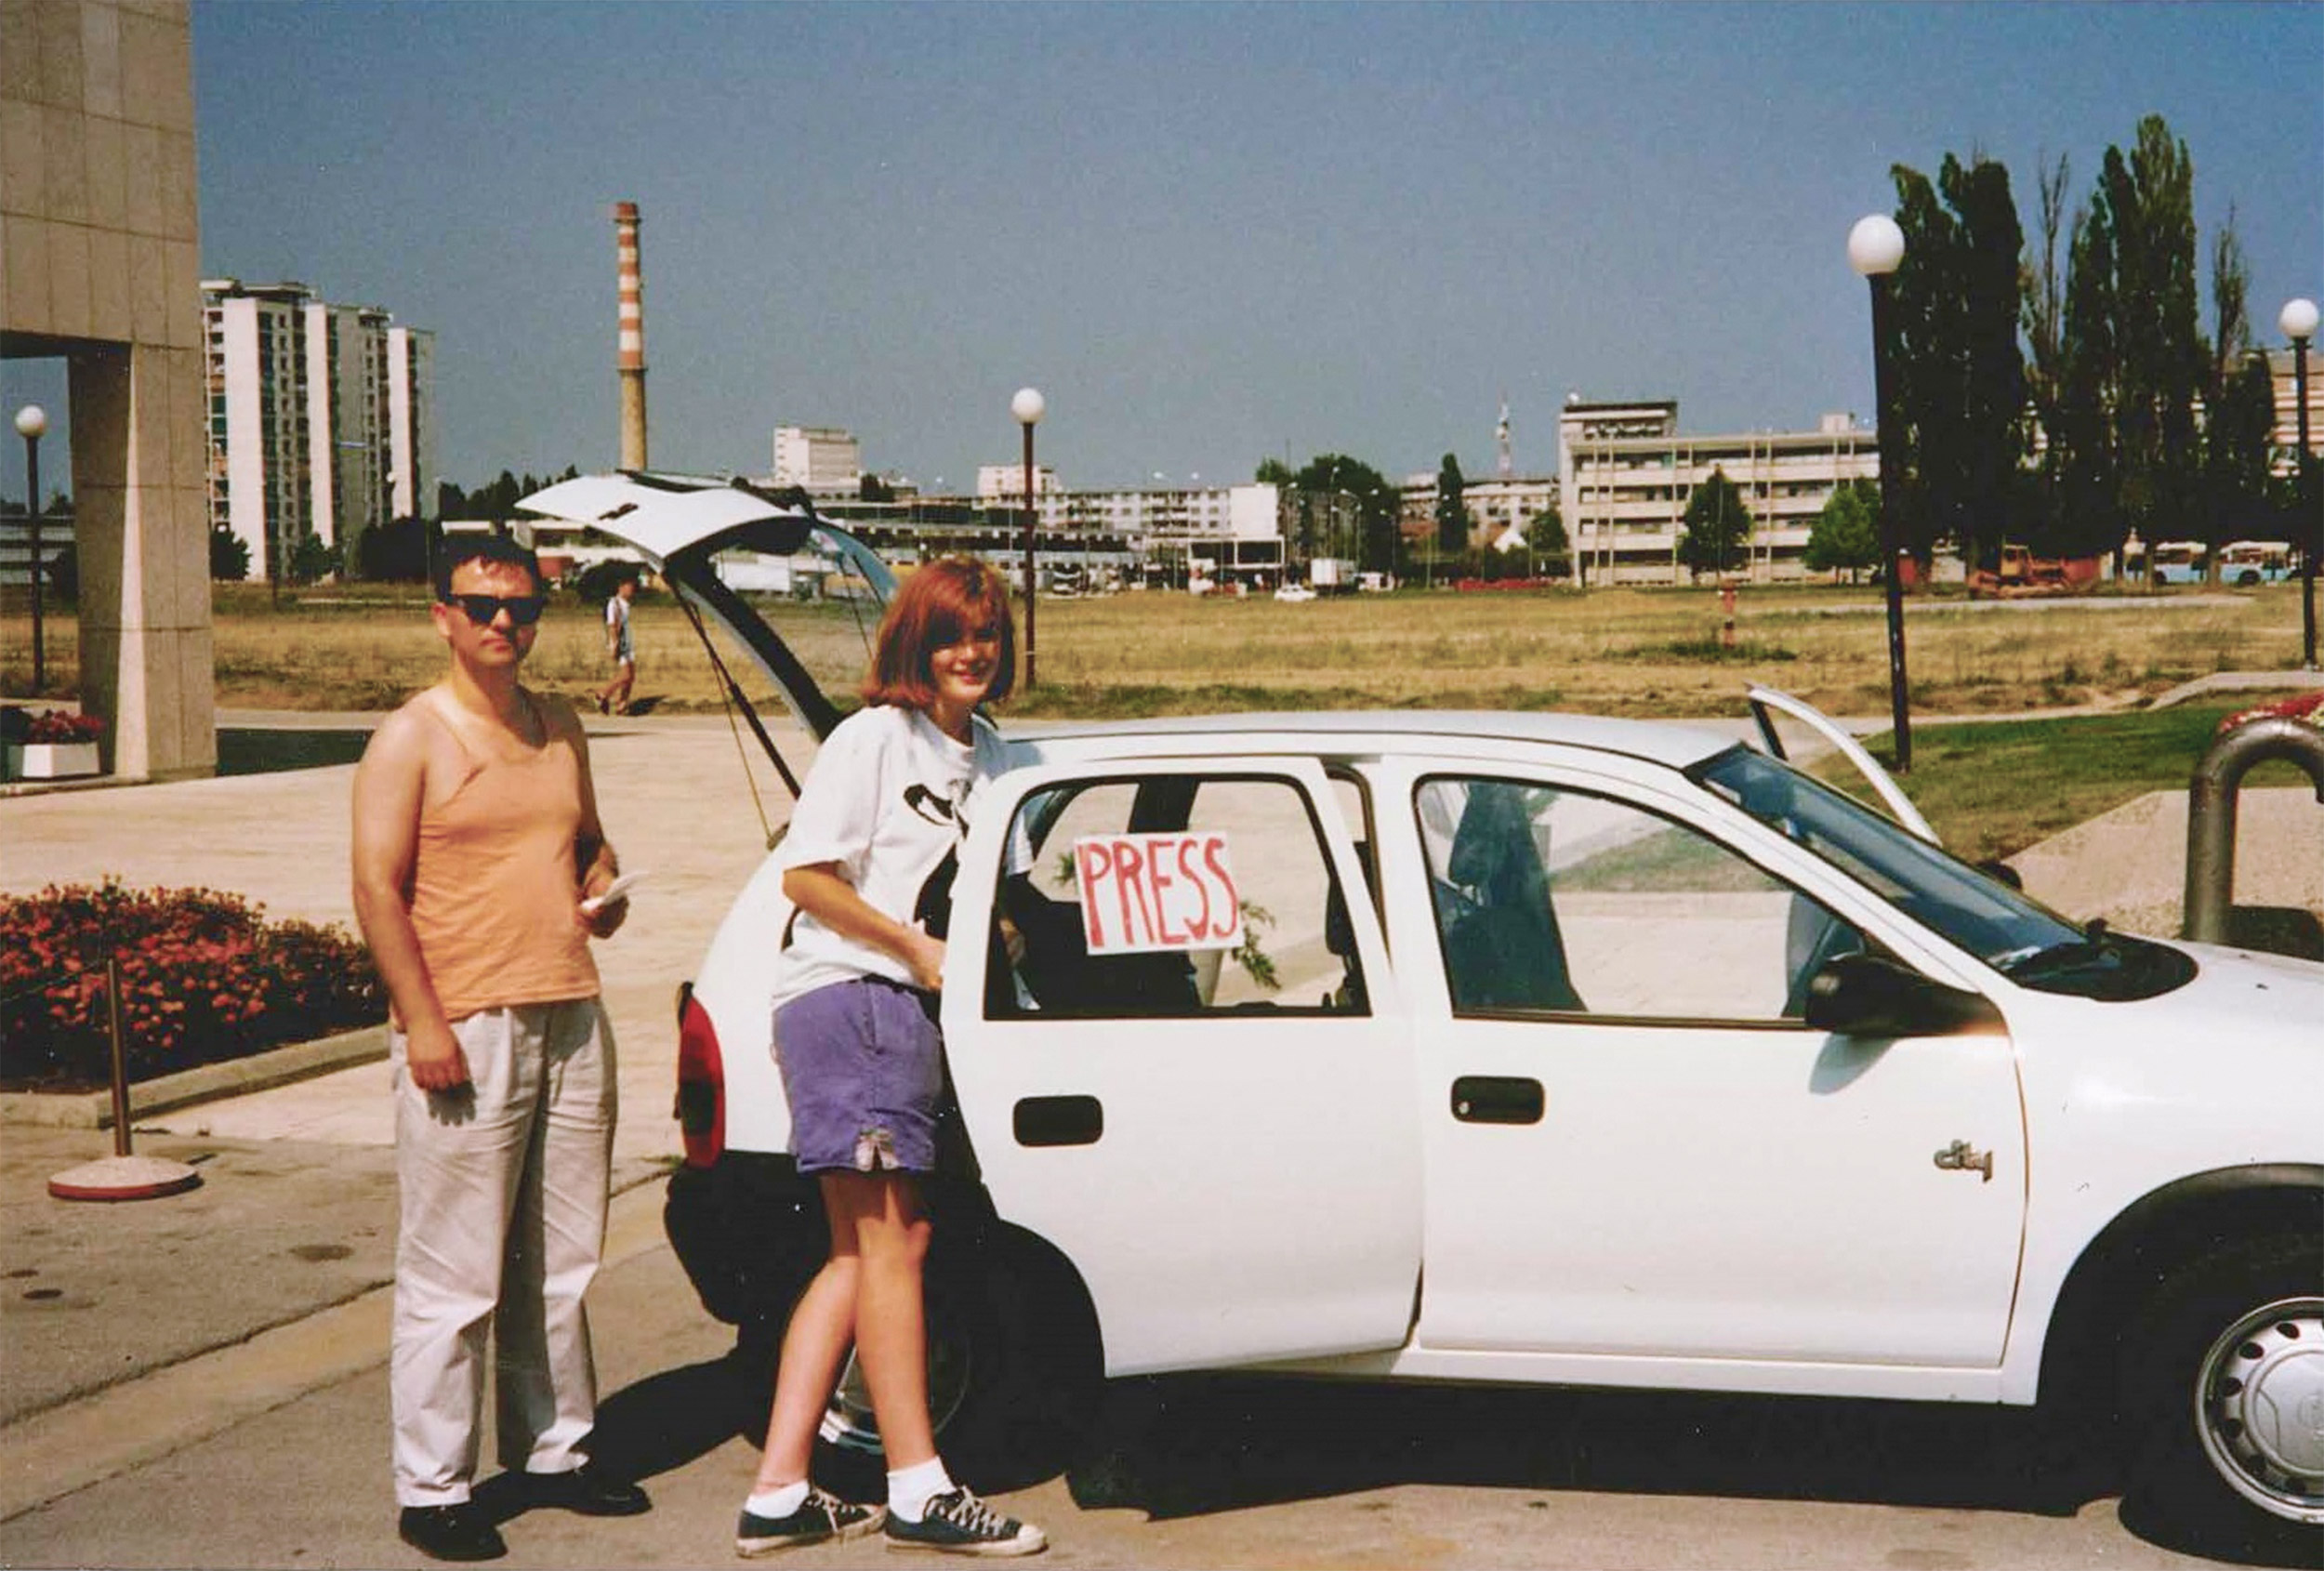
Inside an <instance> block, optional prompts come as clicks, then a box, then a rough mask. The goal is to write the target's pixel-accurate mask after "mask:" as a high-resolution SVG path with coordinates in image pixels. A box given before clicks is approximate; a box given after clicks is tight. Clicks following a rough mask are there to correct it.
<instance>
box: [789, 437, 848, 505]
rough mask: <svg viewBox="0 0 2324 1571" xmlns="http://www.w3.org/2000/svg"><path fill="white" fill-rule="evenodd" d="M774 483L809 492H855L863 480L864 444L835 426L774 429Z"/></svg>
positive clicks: (814, 493) (815, 493)
mask: <svg viewBox="0 0 2324 1571" xmlns="http://www.w3.org/2000/svg"><path fill="white" fill-rule="evenodd" d="M774 483H775V484H777V485H797V486H801V487H803V488H804V489H805V490H806V491H807V493H808V495H811V496H812V495H851V496H852V495H855V493H856V492H857V491H858V490H859V489H860V488H861V487H862V485H863V483H864V450H863V444H862V443H860V442H857V441H856V440H855V434H854V433H853V432H852V431H844V430H840V429H838V428H836V427H832V426H777V427H775V429H774Z"/></svg>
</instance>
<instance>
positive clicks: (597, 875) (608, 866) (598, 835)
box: [547, 699, 629, 938]
mask: <svg viewBox="0 0 2324 1571" xmlns="http://www.w3.org/2000/svg"><path fill="white" fill-rule="evenodd" d="M548 702H549V707H548V711H547V712H548V718H549V723H550V724H551V725H553V726H556V727H558V728H559V729H560V730H561V731H562V732H563V733H565V735H566V736H567V737H568V738H570V739H571V741H572V743H573V756H574V760H575V761H576V762H577V763H578V764H579V765H580V772H581V827H580V830H579V831H578V832H577V833H576V834H575V835H574V844H573V860H574V869H575V872H576V873H577V875H578V877H579V879H580V885H581V898H582V899H584V900H587V899H588V898H589V897H590V896H591V895H594V894H600V893H602V892H603V891H604V889H605V886H606V885H608V884H610V883H612V882H613V881H614V878H615V877H616V876H617V875H618V874H619V873H620V872H621V862H620V859H619V858H617V857H616V856H614V848H613V845H612V843H611V842H609V841H608V840H607V839H606V838H605V825H603V824H602V823H601V821H600V820H599V818H598V816H597V783H596V780H595V778H594V777H593V776H592V775H591V773H590V772H589V737H588V732H587V731H586V730H585V729H584V728H583V726H582V724H581V717H580V716H579V715H577V714H575V713H574V710H573V706H571V705H570V704H567V703H566V702H564V701H563V700H562V699H552V700H549V701H548ZM628 917H629V897H628V896H627V894H625V895H623V896H622V897H621V898H620V899H619V900H616V901H613V902H611V903H609V904H605V905H603V906H601V907H600V908H599V909H598V910H597V912H596V913H595V914H594V915H591V914H590V913H588V912H586V911H580V910H577V909H576V911H575V912H574V918H575V919H576V920H578V921H579V922H580V923H581V924H582V925H583V926H584V927H586V928H588V930H589V931H591V932H593V933H595V934H596V935H597V936H598V937H600V938H611V937H613V936H614V933H615V932H617V931H620V929H621V924H622V923H623V922H624V921H626V920H627V919H628Z"/></svg>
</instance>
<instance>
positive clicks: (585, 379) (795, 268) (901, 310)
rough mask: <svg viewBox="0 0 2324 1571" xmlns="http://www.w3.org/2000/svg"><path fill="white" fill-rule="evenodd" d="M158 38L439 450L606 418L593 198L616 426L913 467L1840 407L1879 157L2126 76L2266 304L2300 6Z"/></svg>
mask: <svg viewBox="0 0 2324 1571" xmlns="http://www.w3.org/2000/svg"><path fill="white" fill-rule="evenodd" d="M194 55H195V86H196V96H197V115H198V133H199V137H200V156H201V198H202V231H203V232H202V256H203V265H204V267H205V271H209V272H211V273H231V274H236V275H239V276H241V277H243V278H244V279H249V280H269V281H271V280H274V279H278V278H286V277H287V278H297V279H299V280H301V281H304V282H306V283H308V284H313V285H315V286H316V287H318V288H320V289H321V290H323V291H324V293H325V294H326V296H327V297H330V298H333V299H344V300H359V301H364V302H370V303H376V304H379V305H383V306H386V307H388V308H389V309H390V310H392V311H393V312H394V313H395V314H396V317H397V319H398V320H399V321H401V322H404V323H410V324H412V325H415V326H422V327H429V328H432V329H434V330H435V332H436V333H437V335H438V340H437V342H438V363H437V376H438V396H439V407H440V428H441V438H440V442H441V460H442V468H443V470H444V472H445V473H446V474H447V475H448V476H449V477H451V478H453V479H455V480H456V481H459V482H462V483H464V484H476V483H480V482H482V481H484V480H486V479H488V478H489V477H490V475H491V474H492V473H493V472H495V471H497V470H498V469H501V468H503V467H507V468H510V469H517V470H520V471H522V470H524V469H534V470H537V471H547V470H549V469H558V468H561V467H562V466H563V465H565V464H567V463H574V464H578V465H580V466H581V467H582V468H584V469H590V468H602V467H606V466H609V465H610V464H612V463H613V462H614V458H615V456H616V451H617V449H616V426H615V409H616V397H617V395H616V390H615V381H614V370H613V360H614V346H613V337H614V325H613V324H614V259H613V237H612V231H611V224H610V219H609V216H608V214H609V207H610V205H611V204H612V203H613V202H614V201H615V200H619V199H631V200H635V201H637V202H638V203H639V204H640V205H641V206H642V208H643V212H644V218H645V295H646V320H647V353H648V362H649V365H650V368H651V369H650V376H649V386H650V391H651V398H652V409H653V416H654V460H655V461H656V463H657V464H659V465H662V466H665V467H671V468H691V469H734V470H743V471H751V472H759V471H763V470H764V469H767V468H768V467H769V466H770V464H771V461H772V459H771V451H770V438H771V431H772V428H773V427H774V426H775V425H777V424H808V425H838V426H844V427H847V428H849V429H852V430H853V431H855V432H856V433H857V434H858V435H859V437H860V438H861V439H862V442H863V446H864V455H865V461H866V463H867V464H868V465H869V466H870V467H872V468H874V469H880V470H892V471H900V472H902V473H904V474H905V475H908V476H910V477H911V478H912V479H914V480H916V481H918V482H921V483H922V484H923V485H934V484H935V483H936V482H937V481H938V477H942V479H943V482H944V484H945V486H946V488H948V489H950V488H961V489H965V488H966V487H967V486H968V485H970V484H971V483H972V482H973V478H974V470H975V466H976V465H977V464H978V463H980V462H1002V461H1010V460H1013V459H1014V458H1015V456H1016V455H1017V450H1018V446H1017V432H1016V428H1015V426H1014V425H1013V423H1012V422H1011V421H1010V416H1009V413H1008V405H1009V398H1010V393H1011V392H1012V391H1013V390H1014V389H1016V388H1018V387H1019V386H1021V385H1023V384H1026V383H1033V384H1036V385H1037V386H1039V387H1040V388H1041V389H1043V391H1044V392H1045V393H1046V394H1047V395H1048V398H1049V404H1050V414H1049V418H1048V419H1047V421H1046V422H1045V423H1044V424H1043V425H1042V427H1041V429H1040V432H1039V442H1040V455H1041V457H1042V459H1043V461H1044V462H1048V463H1053V464H1054V465H1055V466H1056V467H1057V469H1058V470H1059V472H1060V475H1061V478H1062V479H1063V481H1064V482H1066V483H1068V484H1076V485H1103V484H1129V483H1135V482H1142V481H1145V480H1148V479H1150V477H1151V476H1152V475H1154V474H1155V473H1156V472H1160V473H1163V474H1165V475H1168V476H1169V478H1170V479H1172V480H1174V481H1177V480H1183V479H1185V478H1187V477H1189V476H1192V475H1196V474H1199V475H1200V476H1201V477H1202V478H1203V480H1204V481H1206V482H1216V481H1226V480H1244V479H1248V477H1249V475H1250V472H1251V469H1252V468H1253V466H1254V465H1255V464H1256V463H1257V462H1258V460H1259V459H1261V458H1262V457H1265V456H1269V455H1274V456H1277V457H1282V456H1286V455H1288V457H1289V458H1290V460H1291V461H1292V462H1293V463H1294V464H1297V463H1300V462H1301V461H1303V460H1304V459H1306V458H1307V457H1308V456H1310V455H1313V454H1314V453H1316V452H1318V451H1325V450H1338V451H1343V452H1348V453H1353V454H1354V455H1358V456H1360V457H1363V458H1365V459H1367V460H1368V461H1370V462H1372V463H1373V464H1375V465H1377V466H1378V467H1379V468H1380V469H1383V470H1385V471H1386V472H1388V473H1389V474H1391V475H1392V476H1393V475H1400V474H1403V473H1406V472H1409V471H1416V470H1419V469H1433V467H1434V465H1435V463H1436V460H1437V458H1438V456H1439V455H1441V454H1443V453H1445V452H1446V451H1448V450H1449V451H1452V452H1454V453H1456V454H1458V455H1459V458H1460V460H1461V463H1462V465H1463V467H1464V469H1467V470H1468V471H1469V472H1471V473H1472V474H1475V473H1483V472H1489V471H1490V470H1491V469H1492V467H1493V463H1494V443H1493V425H1494V419H1495V416H1496V413H1497V409H1498V405H1499V400H1500V398H1501V396H1502V395H1503V393H1504V392H1506V394H1507V396H1508V399H1509V402H1510V405H1511V409H1512V418H1513V422H1514V426H1515V440H1516V455H1517V462H1518V465H1519V468H1520V469H1548V468H1551V467H1552V466H1553V465H1554V463H1555V421H1556V410H1557V407H1558V405H1559V403H1561V402H1562V401H1563V399H1564V398H1565V394H1566V393H1567V392H1568V391H1569V390H1578V391H1579V392H1580V393H1581V394H1582V395H1583V396H1584V397H1585V398H1593V399H1598V398H1619V397H1631V396H1655V397H1675V398H1677V399H1678V400H1679V401H1680V414H1681V419H1682V422H1683V423H1684V426H1685V427H1686V428H1687V429H1692V430H1697V431H1710V430H1735V429H1791V428H1796V427H1799V426H1801V425H1803V424H1807V423H1811V422H1813V421H1814V419H1815V418H1816V416H1817V415H1818V414H1819V413H1821V412H1824V411H1826V410H1852V411H1868V409H1869V407H1870V403H1871V392H1870V383H1871V376H1870V363H1869V334H1868V324H1867V309H1866V301H1865V291H1864V286H1863V284H1862V283H1861V281H1860V280H1858V279H1857V278H1856V277H1855V274H1854V273H1852V272H1850V271H1848V268H1847V265H1846V261H1845V256H1844V245H1845V239H1846V235H1847V231H1848V228H1849V226H1850V224H1852V223H1853V222H1854V221H1855V218H1858V217H1859V216H1861V215H1862V214H1864V213H1867V212H1870V211H1876V210H1881V211H1884V210H1887V209H1888V208H1890V207H1891V206H1892V205H1893V193H1892V190H1891V187H1890V184H1889V178H1888V170H1889V166H1890V165H1892V164H1894V163H1898V162H1902V163H1907V164H1910V165H1915V166H1918V167H1920V168H1922V169H1924V170H1927V171H1929V172H1930V173H1932V174H1933V173H1934V170H1935V167H1936V165H1937V164H1938V163H1939V161H1940V160H1941V159H1942V158H1943V156H1944V154H1945V153H1946V152H1948V151H1950V152H1958V153H1961V154H1963V155H1967V154H1969V153H1971V152H1975V151H1982V152H1985V153H1987V155H1989V156H1993V157H1997V158H1999V159H2000V160H2002V161H2003V162H2004V163H2006V164H2007V165H2009V167H2010V171H2011V174H2012V177H2013V182H2014V188H2015V190H2016V191H2017V195H2018V201H2019V206H2020V210H2021V213H2022V214H2023V215H2024V217H2025V218H2026V221H2027V228H2028V230H2029V231H2030V229H2031V228H2032V220H2033V206H2034V190H2035V173H2036V169H2037V167H2038V165H2039V164H2040V161H2041V159H2042V158H2043V156H2044V155H2045V154H2046V155H2048V156H2055V155H2056V154H2058V153H2061V152H2063V153H2065V154H2067V156H2068V157H2070V159H2071V160H2072V165H2073V191H2074V193H2075V195H2076V197H2077V198H2078V199H2079V198H2080V196H2082V195H2084V194H2086V193H2087V191H2088V190H2089V186H2090V181H2091V178H2092V177H2093V176H2094V175H2095V173H2096V171H2097V168H2098V164H2099V160H2100V158H2101V156H2102V155H2103V153H2104V152H2105V149H2106V146H2107V144H2108V143H2110V142H2112V143H2120V144H2124V145H2127V144H2128V143H2129V142H2130V141H2131V139H2132V138H2133V134H2134V130H2135V126H2136V124H2137V121H2138V118H2139V116H2140V115H2142V114H2144V113H2146V112H2160V113H2162V114H2163V115H2165V116H2166V117H2167V118H2168V119H2169V121H2170V122H2171V125H2172V128H2173V130H2175V131H2176V132H2177V133H2178V134H2179V135H2180V136H2181V137H2183V138H2185V140H2186V141H2187V143H2188V145H2189V147H2190V150H2191V152H2192V153H2193V156H2194V160H2195V165H2196V181H2197V199H2198V217H2199V219H2200V221H2201V223H2202V225H2203V229H2204V231H2205V237H2206V249H2207V248H2208V237H2209V234H2210V232H2211V231H2212V229H2213V228H2215V227H2216V226H2217V224H2218V223H2219V222H2220V221H2221V220H2222V219H2223V218H2225V216H2226V213H2227V211H2228V208H2229V206H2230V205H2233V206H2234V208H2235V211H2236V215H2237V220H2238V227H2239V229H2240V231H2241V234H2242V237H2243V241H2244V244H2245V247H2246V250H2247V252H2248V254H2249V257H2250V260H2251V279H2252V300H2253V311H2254V315H2255V317H2256V318H2257V319H2258V322H2259V324H2260V325H2261V326H2262V327H2264V328H2265V330H2266V333H2267V336H2269V337H2273V321H2274V316H2275V312H2276V309H2277V307H2278V305H2279V304H2280V303H2281V301H2282V300H2284V299H2285V298H2287V297H2290V296H2291V295H2294V294H2307V295H2310V296H2316V295H2318V294H2319V293H2324V181H2319V180H2318V178H2317V165H2318V162H2319V157H2318V155H2319V153H2324V99H2318V97H2317V94H2316V92H2315V91H2314V89H2315V86H2316V85H2317V80H2318V77H2319V68H2324V7H2317V6H2307V5H2291V4H2284V5H2265V6H2239V5H2227V4H2207V5H2199V6H2196V5H2143V4H2127V3H2125V4H2106V5H2076V4H2063V3H2060V4H2043V5H2008V4H1980V5H1961V6H1950V5H1945V6H1931V5H1906V4H1882V5H1871V6H1857V5H1847V4H1828V5H1759V4H1729V5H1712V6H1695V5H1667V4H1648V3H1634V4H1612V5H1598V4H1585V3H1571V4H1533V5H1497V6H1479V7H1469V6H1457V5H1436V6H1401V5H1388V4H1373V5H1360V6H1358V5H1327V4H1306V5H1268V6H1239V5H1208V4H1175V5H1162V6H1141V5H1127V4H1122V5H1085V6H1063V7H1054V6H1047V5H1032V4H1026V5H1005V6H1004V5H991V4H983V5H950V6H902V5H803V4H797V5H776V4H726V5H717V6H702V5H695V4H691V3H687V0H662V3H659V4H644V3H640V0H630V3H624V4H611V5H578V4H567V3H563V0H535V3H530V4H520V5H500V4H484V3H469V4H461V5H450V4H403V5H386V6H380V5H353V4H334V5H327V6H325V5H309V6H297V7H292V6H285V5H271V4H254V3H249V0H231V3H219V0H197V4H196V5H195V7H194ZM26 375H28V376H29V375H31V373H29V372H28V373H27V374H26ZM16 379H17V380H19V381H22V380H24V377H23V376H19V377H17V378H16ZM11 472H13V471H11Z"/></svg>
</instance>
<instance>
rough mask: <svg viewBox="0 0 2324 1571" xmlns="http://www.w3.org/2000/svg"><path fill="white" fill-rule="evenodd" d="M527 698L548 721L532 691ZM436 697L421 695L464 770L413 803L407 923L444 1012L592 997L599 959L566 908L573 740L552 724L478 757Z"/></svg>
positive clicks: (574, 874) (573, 872)
mask: <svg viewBox="0 0 2324 1571" xmlns="http://www.w3.org/2000/svg"><path fill="white" fill-rule="evenodd" d="M525 699H526V702H527V703H528V704H530V705H532V706H533V710H534V714H535V717H537V718H539V719H541V726H542V730H543V732H544V733H548V720H547V719H546V717H542V716H541V715H540V707H539V702H538V700H536V699H534V698H533V697H532V695H531V694H529V693H528V694H526V695H525ZM436 702H437V701H436V700H434V699H432V698H429V699H423V700H421V703H422V706H423V707H424V708H425V709H426V711H427V714H428V718H429V719H430V720H432V721H433V722H435V723H436V724H437V725H439V726H441V727H442V728H443V729H444V730H445V731H446V732H448V733H450V734H451V736H452V739H453V741H454V742H455V743H456V744H457V745H458V746H459V748H460V756H461V759H462V762H463V767H464V772H463V774H462V775H461V778H460V781H459V783H458V784H457V785H455V786H454V787H453V789H452V791H451V793H450V794H449V795H448V796H446V797H444V798H443V799H442V800H441V801H439V802H436V803H434V804H433V805H430V804H429V803H428V802H426V801H424V800H423V801H422V803H421V804H420V810H419V848H418V854H417V856H416V861H415V864H414V866H413V869H412V927H413V928H414V930H415V931H416V932H417V933H418V935H419V952H420V955H421V956H422V957H423V958H425V959H426V960H427V962H428V972H429V977H430V979H431V980H433V982H434V983H435V984H436V997H437V998H438V999H439V1000H440V1001H441V1002H442V1005H443V1012H444V1016H445V1018H446V1019H449V1020H459V1019H461V1018H462V1017H464V1016H467V1015H471V1014H474V1013H476V1012H477V1011H478V1010H489V1009H502V1008H507V1007H508V1006H510V1005H515V1004H548V1003H557V1002H560V1001H561V1000H564V999H568V998H588V997H595V996H596V995H597V991H598V981H597V964H596V962H595V961H594V960H593V959H591V958H590V956H589V938H588V932H587V931H585V930H584V929H583V928H582V927H581V926H580V924H579V923H578V922H577V921H575V920H574V905H575V904H576V903H577V902H578V901H579V900H580V898H581V892H580V874H579V869H578V868H577V867H576V866H575V865H574V839H575V838H576V837H577V836H578V835H579V833H580V830H581V760H580V759H579V758H578V757H577V756H575V754H574V749H573V744H572V743H570V742H569V741H567V740H565V739H564V738H563V737H561V736H557V735H553V734H550V735H549V736H548V741H547V743H546V744H545V745H543V746H541V747H539V748H538V749H536V750H535V751H533V752H531V753H529V754H527V755H526V756H524V757H522V758H520V759H507V760H503V759H483V758H479V757H478V756H477V755H476V753H475V752H474V751H472V750H471V749H470V748H469V746H468V744H467V743H466V741H464V740H463V739H462V738H461V736H460V733H459V731H458V730H457V728H456V727H455V726H453V725H452V724H451V722H450V721H449V720H448V719H446V718H445V717H444V716H443V715H442V713H441V712H439V711H438V710H437V709H436V708H435V703H436Z"/></svg>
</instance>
